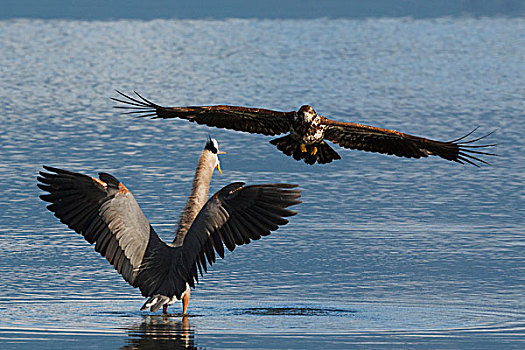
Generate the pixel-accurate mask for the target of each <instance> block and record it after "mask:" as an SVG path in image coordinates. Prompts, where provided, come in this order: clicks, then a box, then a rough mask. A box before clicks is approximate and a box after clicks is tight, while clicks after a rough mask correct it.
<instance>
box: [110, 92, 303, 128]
mask: <svg viewBox="0 0 525 350" xmlns="http://www.w3.org/2000/svg"><path fill="white" fill-rule="evenodd" d="M116 92H117V93H118V94H120V95H121V96H122V97H123V98H124V99H120V98H114V97H112V98H111V99H112V100H113V101H116V102H119V103H123V104H124V106H115V108H119V109H124V110H126V112H124V114H134V115H136V116H139V117H153V118H162V119H169V118H181V119H186V120H189V121H191V122H196V123H198V124H204V125H207V126H214V127H217V128H223V129H232V130H237V131H244V132H249V133H255V134H264V135H279V134H282V133H285V132H289V131H290V129H291V125H292V121H293V117H294V115H295V112H293V111H292V112H279V111H272V110H269V109H263V108H249V107H240V106H227V105H217V106H188V107H163V106H159V105H157V104H155V103H153V102H151V101H149V100H147V99H145V98H144V97H142V96H141V95H139V94H138V93H137V92H136V91H135V94H136V95H137V97H132V96H129V95H126V94H124V93H122V92H120V91H118V90H116Z"/></svg>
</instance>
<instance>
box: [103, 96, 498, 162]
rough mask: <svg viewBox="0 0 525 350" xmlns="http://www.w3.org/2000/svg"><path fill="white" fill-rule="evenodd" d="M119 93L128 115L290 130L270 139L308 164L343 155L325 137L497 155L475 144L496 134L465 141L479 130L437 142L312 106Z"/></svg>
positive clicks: (354, 144)
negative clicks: (183, 102) (165, 101)
mask: <svg viewBox="0 0 525 350" xmlns="http://www.w3.org/2000/svg"><path fill="white" fill-rule="evenodd" d="M116 92H117V93H118V94H120V95H121V96H122V97H124V99H120V98H111V99H112V100H114V101H117V102H120V103H123V104H125V106H115V108H120V109H124V110H126V111H125V112H124V114H136V115H137V116H140V117H153V119H155V118H162V119H169V118H181V119H186V120H189V121H191V122H196V123H198V124H205V125H207V126H215V127H217V128H224V129H233V130H237V131H244V132H249V133H256V134H264V135H270V136H274V135H280V134H284V133H288V134H287V135H285V136H283V137H279V138H276V139H273V140H271V141H270V143H271V144H272V145H275V146H277V148H278V149H279V150H280V151H282V152H283V153H284V154H286V155H287V156H292V157H293V158H294V159H296V160H301V159H302V160H304V162H305V163H307V164H315V163H316V162H317V163H319V164H325V163H330V162H332V161H333V160H334V159H341V156H340V155H339V154H338V153H337V152H336V151H335V150H334V149H333V148H332V147H330V146H329V145H328V144H327V143H326V141H330V142H333V143H335V144H338V145H339V146H341V147H344V148H350V149H357V150H362V151H368V152H378V153H385V154H393V155H396V156H399V157H407V158H421V157H428V156H429V155H435V156H439V157H441V158H444V159H446V160H451V161H455V162H458V163H461V164H463V163H469V164H472V165H475V166H479V163H484V164H487V162H486V161H484V160H482V159H480V158H478V157H479V155H487V156H492V155H494V154H492V153H488V152H485V151H482V150H480V149H484V148H487V147H492V146H495V144H484V145H474V144H473V143H474V142H476V141H479V140H481V139H484V138H485V137H487V136H489V135H490V134H492V132H491V133H489V134H487V135H485V136H482V137H478V138H475V139H471V140H466V138H467V137H468V136H470V135H471V134H472V133H473V132H474V131H475V130H476V129H474V130H473V131H471V132H469V133H468V134H466V135H464V136H463V137H460V138H457V139H455V140H452V141H435V140H430V139H426V138H423V137H418V136H412V135H409V134H404V133H402V132H399V131H395V130H389V129H383V128H377V127H373V126H367V125H361V124H356V123H346V122H339V121H335V120H331V119H328V118H325V117H323V116H321V115H319V114H317V113H316V112H315V110H314V109H313V108H312V107H311V106H308V105H305V106H302V107H301V108H299V110H298V111H290V112H279V111H273V110H269V109H263V108H250V107H240V106H227V105H216V106H188V107H164V106H159V105H157V104H155V103H153V102H151V101H149V100H147V99H145V98H144V97H142V96H141V95H140V94H138V93H137V92H135V94H136V95H137V97H132V96H129V95H126V94H124V93H122V92H120V91H118V90H116ZM476 155H478V156H476ZM476 162H478V163H476Z"/></svg>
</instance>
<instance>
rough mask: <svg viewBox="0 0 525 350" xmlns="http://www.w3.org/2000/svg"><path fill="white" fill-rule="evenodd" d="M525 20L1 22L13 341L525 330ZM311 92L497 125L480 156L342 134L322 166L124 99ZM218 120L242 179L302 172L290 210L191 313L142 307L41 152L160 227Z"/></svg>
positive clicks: (286, 96) (391, 118)
mask: <svg viewBox="0 0 525 350" xmlns="http://www.w3.org/2000/svg"><path fill="white" fill-rule="evenodd" d="M524 33H525V20H523V19H519V18H517V19H504V18H482V19H469V18H456V19H428V20H411V19H406V18H404V19H367V20H330V21H329V20H326V19H324V20H322V19H321V20H308V21H301V20H224V21H206V20H184V21H183V20H171V21H160V20H158V21H150V22H144V21H115V22H110V21H107V22H96V21H93V22H83V21H60V20H55V21H40V20H14V21H0V51H1V52H2V55H0V77H1V78H0V100H1V101H2V104H3V112H2V113H1V114H0V118H1V121H2V132H1V133H0V147H1V150H2V153H1V162H0V192H1V193H2V194H3V196H2V199H1V200H0V211H1V212H2V213H3V215H2V216H1V217H0V246H1V247H2V254H1V255H0V274H1V276H2V279H1V288H0V315H1V317H0V347H1V348H2V349H4V348H20V347H21V348H23V347H27V348H34V346H35V344H36V343H38V346H39V347H41V348H60V347H62V348H71V347H73V346H75V347H80V348H100V347H106V348H111V347H113V348H116V347H122V348H130V349H131V348H137V347H143V348H147V347H155V346H157V347H159V346H165V347H173V348H177V347H191V346H194V347H199V348H210V349H213V348H277V347H281V348H312V349H315V348H323V347H324V348H352V347H356V348H359V347H366V346H372V347H374V348H398V347H416V348H417V347H425V348H426V347H428V346H429V345H431V346H432V347H434V348H458V347H460V348H476V349H479V348H487V349H488V348H494V347H495V346H498V347H507V348H522V347H523V346H524V342H525V336H524V335H525V331H524V329H525V311H524V306H525V299H524V297H523V295H524V292H525V288H524V285H525V283H524V282H525V278H524V274H523V266H524V262H525V257H524V249H523V248H524V245H525V239H524V234H525V230H524V226H523V224H524V222H523V221H524V220H523V217H524V212H525V210H524V208H525V206H524V195H525V192H524V186H523V183H524V177H525V176H524V174H525V165H524V164H525V161H524V156H523V154H522V151H523V141H522V135H523V134H524V132H525V126H524V124H523V120H524V117H525V114H524V111H525V100H524V99H523V96H525V45H523V44H524V40H523V37H524ZM113 89H119V90H122V91H126V92H129V91H132V90H137V91H139V92H141V93H143V95H144V96H146V97H148V98H150V99H152V100H154V101H156V102H158V103H161V104H170V105H198V104H235V105H248V106H260V107H265V108H272V109H277V110H292V109H296V108H297V107H298V106H300V105H301V104H304V103H309V104H311V105H312V106H314V108H315V109H316V110H317V111H318V112H319V113H321V114H322V115H324V116H327V117H332V118H334V119H338V120H343V121H356V122H361V123H365V124H371V125H376V126H381V127H388V128H394V129H397V130H402V131H404V132H407V133H412V134H415V135H420V136H425V137H430V138H436V139H444V140H448V139H454V138H457V137H459V136H461V135H463V134H465V133H467V132H468V131H470V130H471V129H472V128H474V127H476V126H479V127H480V129H479V131H478V132H477V134H478V135H482V134H483V133H487V132H489V131H492V130H494V129H495V130H497V131H496V133H495V134H494V135H492V136H490V139H489V140H490V142H495V143H498V147H497V148H496V152H497V153H498V157H492V158H491V159H490V160H489V161H490V163H491V165H490V166H483V167H481V168H479V169H478V168H475V167H473V166H462V165H459V164H453V163H449V162H446V161H444V160H441V159H423V160H406V159H400V158H395V157H387V156H383V155H377V154H371V153H365V152H357V151H350V150H342V149H338V150H337V151H338V152H339V151H340V152H339V153H340V154H341V155H342V157H343V159H342V160H340V161H336V162H334V163H332V164H330V165H327V166H315V167H312V166H308V165H305V164H302V163H299V162H296V161H294V160H292V159H291V158H289V157H285V156H284V155H282V154H281V153H279V152H278V151H277V150H276V149H275V148H274V146H272V145H270V144H269V143H268V141H269V140H270V138H269V137H265V136H261V135H257V136H254V135H248V134H243V133H234V132H231V131H225V130H219V129H212V128H206V127H203V126H197V125H193V124H190V123H187V122H184V121H175V120H171V121H162V120H142V119H134V118H130V117H127V116H120V115H118V114H117V112H118V111H117V110H114V109H112V106H113V103H112V102H111V101H110V100H109V97H112V96H116V94H115V93H114V92H113ZM208 135H211V136H213V137H215V138H217V139H218V140H219V142H220V144H221V148H222V149H223V150H224V151H226V152H227V153H228V154H227V155H225V156H223V157H222V158H221V163H222V168H223V171H224V175H220V174H215V175H214V178H213V180H212V184H211V190H210V192H211V193H213V192H214V191H217V190H218V189H220V188H221V187H222V186H224V185H226V184H228V183H230V182H233V181H246V182H248V183H262V182H293V183H298V184H300V186H301V188H302V191H303V192H302V193H303V204H301V205H300V206H298V207H297V210H298V211H299V215H297V216H296V217H293V218H292V219H291V223H290V224H289V225H287V226H285V227H282V228H281V229H280V230H279V231H277V232H276V233H274V234H272V235H271V236H269V237H265V238H264V239H262V240H260V241H257V242H253V243H252V244H250V245H249V246H246V247H239V248H238V249H236V250H235V251H234V252H233V254H228V255H227V256H226V258H225V260H224V261H219V262H218V263H217V264H216V265H214V266H213V267H212V268H211V269H210V272H209V273H208V274H206V275H205V276H204V278H202V280H201V283H200V284H199V285H198V287H197V288H196V289H195V290H194V291H192V300H191V303H190V309H189V310H190V313H191V317H188V318H182V317H181V316H180V315H179V314H177V313H178V312H180V308H179V305H174V306H173V307H172V308H171V312H172V313H174V314H172V315H170V316H167V317H165V316H162V315H156V314H150V313H145V312H140V311H139V308H140V306H141V305H142V303H143V299H142V298H141V297H140V293H139V291H138V290H135V289H133V288H132V287H130V286H129V285H127V284H126V283H125V282H124V281H123V280H122V279H121V277H120V276H119V275H118V274H117V273H116V272H115V271H114V270H113V268H112V267H111V266H109V264H108V263H107V262H106V261H105V260H104V259H103V258H102V257H100V256H99V255H98V254H96V253H95V252H94V251H93V248H92V247H90V246H89V244H87V243H86V242H85V241H84V240H83V239H82V238H81V237H80V236H79V235H76V234H74V233H72V232H71V231H70V230H68V229H67V227H65V226H64V225H62V224H61V223H60V222H59V221H58V220H56V218H54V217H53V216H52V215H51V214H50V213H49V212H48V211H47V210H46V209H45V204H44V203H43V202H42V201H41V200H40V199H38V195H39V194H41V193H40V191H39V190H38V188H37V187H36V175H37V173H38V171H39V170H40V169H41V166H42V164H47V165H53V166H57V167H63V168H67V169H71V170H75V171H79V172H84V173H88V174H90V175H95V174H96V173H97V172H98V171H106V172H110V173H112V174H113V175H115V176H117V177H118V178H119V179H120V180H121V181H122V182H124V183H125V184H126V186H127V187H128V188H129V189H130V190H131V191H132V192H133V193H134V195H135V197H136V198H137V200H138V201H139V203H140V204H141V207H142V209H143V210H144V212H145V214H146V216H147V217H148V219H149V220H150V222H151V223H152V224H153V226H154V227H155V228H156V229H157V231H158V232H159V233H160V235H161V236H162V237H164V238H165V239H169V238H170V237H172V232H174V230H175V223H176V222H177V217H178V213H179V212H180V210H181V209H182V207H183V205H184V202H185V198H186V196H187V194H188V192H189V187H190V185H191V177H192V175H193V171H194V167H195V164H196V161H197V157H198V154H199V153H200V151H201V150H202V147H203V145H204V142H205V140H206V138H207V137H208Z"/></svg>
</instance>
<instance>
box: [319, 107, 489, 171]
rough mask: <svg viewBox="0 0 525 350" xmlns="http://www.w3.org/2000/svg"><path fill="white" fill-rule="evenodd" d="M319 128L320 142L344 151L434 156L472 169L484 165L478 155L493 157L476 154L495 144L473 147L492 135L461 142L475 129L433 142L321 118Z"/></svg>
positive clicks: (414, 156) (418, 156)
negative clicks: (462, 134)
mask: <svg viewBox="0 0 525 350" xmlns="http://www.w3.org/2000/svg"><path fill="white" fill-rule="evenodd" d="M322 124H323V125H325V126H326V130H325V133H324V138H325V139H326V140H328V141H331V142H333V143H336V144H338V145H339V146H341V147H344V148H351V149H357V150H362V151H368V152H378V153H385V154H393V155H396V156H399V157H407V158H420V157H427V156H429V155H435V156H439V157H441V158H444V159H447V160H450V161H455V162H458V163H462V164H463V163H469V164H473V165H475V166H479V165H478V164H477V163H476V162H479V163H483V164H487V162H486V161H484V160H483V159H480V158H479V156H480V155H487V156H494V155H495V154H493V153H489V152H485V151H481V150H480V149H484V148H487V147H493V146H495V144H484V145H474V144H473V143H474V142H476V141H479V140H482V139H484V138H485V137H487V136H489V135H491V134H492V133H493V132H494V131H493V132H490V133H489V134H487V135H484V136H481V137H478V138H475V139H472V140H465V138H466V137H468V136H469V135H471V134H472V133H473V132H474V131H475V130H476V129H477V128H476V129H474V130H472V131H471V132H469V133H468V134H466V135H465V136H463V137H460V138H458V139H455V140H452V141H435V140H430V139H426V138H423V137H418V136H412V135H408V134H404V133H402V132H399V131H395V130H389V129H383V128H377V127H373V126H367V125H361V124H356V123H345V122H338V121H335V120H331V119H328V118H324V117H323V118H322ZM462 140H464V141H462Z"/></svg>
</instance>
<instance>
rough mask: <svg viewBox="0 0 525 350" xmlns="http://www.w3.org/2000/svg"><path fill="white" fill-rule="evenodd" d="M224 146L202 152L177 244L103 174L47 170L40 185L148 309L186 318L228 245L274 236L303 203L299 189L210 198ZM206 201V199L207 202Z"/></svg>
mask: <svg viewBox="0 0 525 350" xmlns="http://www.w3.org/2000/svg"><path fill="white" fill-rule="evenodd" d="M221 153H224V152H219V145H218V143H217V141H216V140H215V139H211V138H210V140H209V141H208V142H207V143H206V146H205V148H204V150H203V151H202V153H201V156H200V158H199V162H198V164H197V169H196V171H195V177H194V179H193V186H192V189H191V194H190V196H189V198H188V202H187V203H186V206H185V208H184V210H183V212H182V214H181V217H180V221H179V227H178V230H177V234H176V236H175V239H174V240H173V242H171V243H165V242H164V241H162V240H161V239H160V238H159V236H158V235H157V233H156V232H155V230H154V229H153V227H152V226H151V225H150V224H149V223H148V220H147V219H146V217H145V216H144V214H143V212H142V210H141V209H140V207H139V205H138V204H137V202H136V201H135V198H134V197H133V195H132V194H131V192H130V191H129V190H128V189H127V188H126V187H125V186H124V185H123V184H122V183H121V182H120V181H119V180H117V179H116V178H115V177H113V176H112V175H110V174H107V173H99V179H97V178H94V177H90V176H87V175H83V174H79V173H74V172H71V171H67V170H62V169H57V168H53V167H49V166H44V169H45V170H46V171H47V172H43V171H42V172H40V176H39V177H38V181H39V182H40V183H39V184H38V187H40V189H42V190H44V191H46V192H48V194H44V195H41V196H40V198H41V199H42V200H44V201H46V202H50V203H51V204H50V205H48V206H47V208H48V209H49V210H50V211H52V212H53V213H54V214H55V216H56V217H57V218H59V219H60V221H61V222H62V223H64V224H66V225H67V226H68V227H69V228H71V229H73V230H74V231H76V232H77V233H80V234H82V235H83V236H84V238H85V239H86V240H87V241H88V242H89V243H91V244H95V250H96V251H97V252H99V253H100V254H101V255H102V256H104V257H105V258H106V259H107V260H108V261H109V262H110V263H111V264H112V265H113V266H114V267H115V269H116V270H117V271H118V272H119V273H120V274H121V275H122V277H123V278H124V279H125V280H126V281H127V282H128V283H129V284H130V285H132V286H133V287H138V288H139V289H140V291H141V292H142V295H143V296H144V297H147V298H148V299H147V301H146V302H145V303H144V305H143V306H142V308H141V310H145V309H148V308H149V309H150V310H151V311H157V310H159V309H160V308H161V307H162V310H163V313H167V308H168V306H169V305H171V304H173V303H175V302H176V301H177V300H182V304H183V309H182V312H183V314H186V313H187V308H188V303H189V300H190V287H195V282H198V274H199V273H200V274H201V276H202V274H203V271H204V272H206V271H207V264H209V265H210V266H211V265H212V264H213V263H214V262H215V252H216V253H217V254H218V255H219V256H220V257H221V258H224V246H226V248H227V249H228V250H230V251H233V250H234V249H235V247H236V246H237V245H242V244H248V243H250V242H251V240H257V239H260V238H261V237H262V236H267V235H269V234H270V232H271V231H275V230H277V229H278V227H279V226H282V225H286V224H287V223H288V220H287V219H285V217H289V216H293V215H295V214H296V212H295V211H292V210H289V209H287V208H288V207H289V206H292V205H296V204H298V203H301V201H300V199H299V198H300V197H301V192H300V190H299V189H296V188H295V187H297V185H292V184H262V185H251V186H244V183H243V182H235V183H231V184H229V185H227V186H225V187H223V188H222V189H221V190H220V191H218V192H217V193H215V194H214V195H213V196H212V197H211V198H210V199H209V200H207V197H208V189H209V186H210V180H211V177H212V174H213V171H214V169H218V170H219V171H220V172H222V171H221V169H220V163H219V158H218V155H219V154H221ZM206 200H207V201H206Z"/></svg>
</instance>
